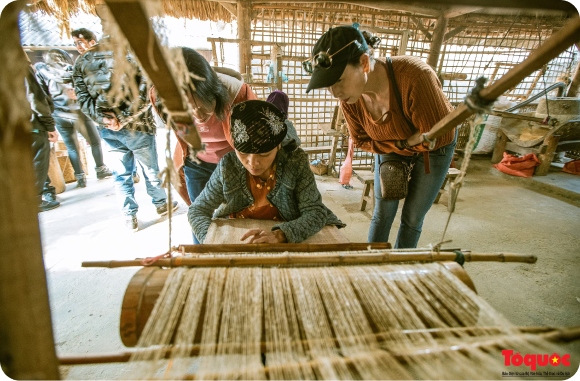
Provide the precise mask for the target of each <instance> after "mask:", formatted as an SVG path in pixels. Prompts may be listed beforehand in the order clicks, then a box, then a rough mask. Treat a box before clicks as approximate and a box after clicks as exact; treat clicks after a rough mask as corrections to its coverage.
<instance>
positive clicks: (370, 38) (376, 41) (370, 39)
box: [348, 30, 381, 66]
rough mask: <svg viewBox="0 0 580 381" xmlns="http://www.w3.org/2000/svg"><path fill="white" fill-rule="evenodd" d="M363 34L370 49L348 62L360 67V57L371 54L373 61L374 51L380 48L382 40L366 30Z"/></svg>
mask: <svg viewBox="0 0 580 381" xmlns="http://www.w3.org/2000/svg"><path fill="white" fill-rule="evenodd" d="M361 34H362V35H363V37H364V39H365V41H366V43H367V45H368V46H369V49H368V50H367V51H366V52H361V53H360V54H358V55H357V56H356V57H351V58H350V59H349V60H348V63H349V64H351V65H356V66H358V65H359V63H360V56H362V55H363V54H365V53H369V57H370V58H371V59H373V56H372V54H370V53H371V52H372V50H373V49H376V48H378V47H379V46H380V44H381V38H380V37H377V36H375V35H373V34H372V33H370V32H367V31H366V30H364V31H362V32H361Z"/></svg>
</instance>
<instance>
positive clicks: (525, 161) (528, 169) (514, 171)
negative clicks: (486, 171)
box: [494, 152, 540, 177]
mask: <svg viewBox="0 0 580 381" xmlns="http://www.w3.org/2000/svg"><path fill="white" fill-rule="evenodd" d="M538 165H540V160H539V159H538V157H537V156H536V154H534V153H529V154H527V155H525V156H522V157H517V156H513V155H510V154H509V153H506V152H504V153H503V159H502V161H500V162H499V163H497V164H494V167H495V168H497V169H498V170H499V171H500V172H503V173H507V174H508V175H512V176H519V177H532V176H533V174H534V170H535V169H536V167H537V166H538Z"/></svg>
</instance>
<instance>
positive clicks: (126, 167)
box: [101, 128, 167, 216]
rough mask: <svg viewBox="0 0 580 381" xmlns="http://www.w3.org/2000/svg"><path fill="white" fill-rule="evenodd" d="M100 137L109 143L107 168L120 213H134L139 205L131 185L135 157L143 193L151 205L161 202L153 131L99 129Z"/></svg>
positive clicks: (162, 196)
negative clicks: (110, 155) (110, 162)
mask: <svg viewBox="0 0 580 381" xmlns="http://www.w3.org/2000/svg"><path fill="white" fill-rule="evenodd" d="M101 136H102V137H103V140H104V141H105V142H106V143H107V144H108V145H109V147H110V152H111V153H113V154H114V155H115V156H116V157H117V159H118V160H116V161H115V162H114V164H113V167H112V168H111V169H112V170H113V177H114V179H115V188H116V190H117V198H118V199H119V200H120V201H121V208H122V210H123V214H125V215H126V216H134V215H135V214H137V210H138V209H139V205H137V201H136V200H135V188H134V187H133V170H134V169H135V161H138V162H139V163H140V164H141V166H142V168H143V175H144V176H143V177H144V178H145V185H146V187H147V194H148V195H149V196H151V198H152V199H153V205H155V207H160V206H163V205H164V204H165V202H166V200H167V194H166V193H165V190H164V189H163V188H161V180H160V179H159V177H158V176H157V175H158V174H159V165H158V163H157V143H156V142H155V135H153V134H148V133H145V132H139V131H130V130H127V129H125V128H123V129H121V130H119V131H111V130H109V129H106V128H103V129H102V130H101Z"/></svg>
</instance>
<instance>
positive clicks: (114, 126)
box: [103, 112, 121, 131]
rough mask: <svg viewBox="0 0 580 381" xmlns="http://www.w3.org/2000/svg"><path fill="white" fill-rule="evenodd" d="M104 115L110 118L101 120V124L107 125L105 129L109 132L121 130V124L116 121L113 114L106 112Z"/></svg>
mask: <svg viewBox="0 0 580 381" xmlns="http://www.w3.org/2000/svg"><path fill="white" fill-rule="evenodd" d="M105 114H106V115H109V116H110V117H111V118H103V123H105V124H106V125H107V126H106V128H108V129H109V130H111V131H119V130H120V129H121V124H120V123H119V120H117V117H115V114H113V113H112V112H106V113H105Z"/></svg>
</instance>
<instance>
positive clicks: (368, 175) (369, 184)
mask: <svg viewBox="0 0 580 381" xmlns="http://www.w3.org/2000/svg"><path fill="white" fill-rule="evenodd" d="M353 175H354V177H356V178H357V179H358V180H359V181H360V182H361V183H362V184H363V194H362V197H361V200H360V210H361V211H364V210H365V209H366V207H367V203H370V205H371V206H372V207H373V208H374V206H375V174H374V173H373V172H362V173H359V172H354V171H353Z"/></svg>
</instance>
